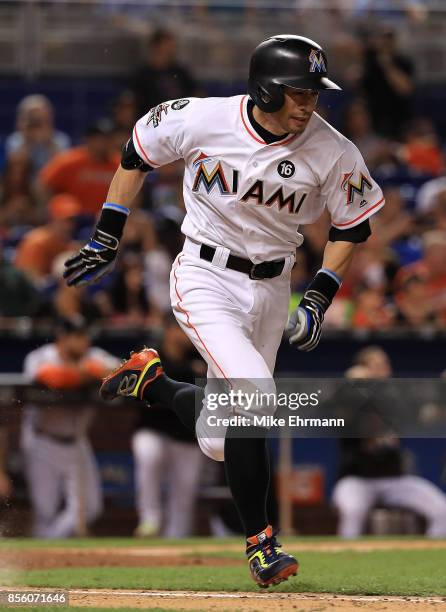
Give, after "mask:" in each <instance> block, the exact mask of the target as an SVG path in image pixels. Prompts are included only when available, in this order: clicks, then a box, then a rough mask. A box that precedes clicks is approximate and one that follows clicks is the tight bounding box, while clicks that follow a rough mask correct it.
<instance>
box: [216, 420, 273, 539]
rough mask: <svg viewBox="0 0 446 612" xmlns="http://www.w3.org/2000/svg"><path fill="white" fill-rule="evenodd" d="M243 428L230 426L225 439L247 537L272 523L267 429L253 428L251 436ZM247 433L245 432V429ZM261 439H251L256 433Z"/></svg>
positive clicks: (229, 477)
mask: <svg viewBox="0 0 446 612" xmlns="http://www.w3.org/2000/svg"><path fill="white" fill-rule="evenodd" d="M243 430H244V428H243V427H235V426H234V427H229V428H228V430H227V432H226V438H225V470H226V478H227V481H228V484H229V488H230V489H231V493H232V497H233V498H234V502H235V505H236V506H237V510H238V512H239V515H240V518H241V521H242V524H243V527H244V529H245V534H246V537H247V538H248V537H250V536H253V535H257V534H258V533H260V532H261V531H263V529H265V527H266V526H267V525H268V524H269V522H268V517H267V513H266V498H267V494H268V487H269V476H270V474H269V471H270V470H269V456H268V449H267V446H266V433H267V430H266V429H264V428H262V427H255V428H254V427H250V428H249V434H250V437H249V438H248V437H240V435H243ZM245 431H246V429H245ZM254 431H255V433H256V434H257V436H258V437H256V438H253V437H251V436H252V435H253V433H254ZM245 435H246V434H245Z"/></svg>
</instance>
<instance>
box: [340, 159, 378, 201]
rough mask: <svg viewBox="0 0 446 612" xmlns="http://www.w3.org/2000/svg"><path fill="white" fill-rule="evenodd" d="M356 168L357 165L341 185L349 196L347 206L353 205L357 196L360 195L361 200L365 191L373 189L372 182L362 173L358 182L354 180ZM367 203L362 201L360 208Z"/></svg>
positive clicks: (345, 176) (344, 177)
mask: <svg viewBox="0 0 446 612" xmlns="http://www.w3.org/2000/svg"><path fill="white" fill-rule="evenodd" d="M355 168H356V165H355V167H354V168H353V170H352V171H351V172H347V173H346V174H344V176H343V179H342V183H341V189H342V191H345V192H346V194H347V202H346V205H347V206H349V205H350V204H353V200H354V198H355V194H358V195H359V196H361V198H363V197H364V191H365V189H366V188H367V189H372V188H373V185H372V183H371V181H370V180H369V179H368V178H367V177H366V176H365V175H364V174H363V173H362V172H360V173H359V178H358V180H357V181H355V180H354V178H353V175H354V173H355ZM366 203H367V202H366V200H361V203H360V205H359V206H360V207H361V206H365V204H366Z"/></svg>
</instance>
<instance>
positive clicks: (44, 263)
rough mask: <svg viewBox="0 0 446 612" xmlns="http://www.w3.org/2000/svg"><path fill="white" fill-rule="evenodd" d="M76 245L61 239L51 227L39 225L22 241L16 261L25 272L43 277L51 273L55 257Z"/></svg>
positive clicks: (18, 266)
mask: <svg viewBox="0 0 446 612" xmlns="http://www.w3.org/2000/svg"><path fill="white" fill-rule="evenodd" d="M75 247H76V244H75V243H73V242H71V241H69V242H68V241H66V240H63V239H61V238H60V237H58V236H57V235H55V233H54V232H53V231H51V229H50V228H49V227H47V226H43V227H37V228H35V229H33V230H31V231H30V232H28V234H27V235H26V236H25V237H24V238H23V240H22V241H21V242H20V244H19V246H18V248H17V252H16V257H15V262H14V263H15V265H16V266H17V268H20V269H21V270H23V271H24V272H27V273H28V274H31V275H32V276H36V277H38V278H41V277H44V276H46V275H47V274H50V273H51V269H52V266H53V262H54V259H55V258H56V257H57V256H58V255H60V253H63V252H65V251H69V250H71V249H74V248H75Z"/></svg>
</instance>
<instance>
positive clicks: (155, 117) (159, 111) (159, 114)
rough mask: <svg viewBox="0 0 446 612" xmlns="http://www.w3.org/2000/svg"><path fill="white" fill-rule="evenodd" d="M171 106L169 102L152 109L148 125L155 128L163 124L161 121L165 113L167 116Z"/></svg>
mask: <svg viewBox="0 0 446 612" xmlns="http://www.w3.org/2000/svg"><path fill="white" fill-rule="evenodd" d="M169 106H170V105H169V104H168V103H167V102H163V103H162V104H158V106H154V107H153V108H151V109H150V111H149V116H148V118H147V125H149V123H152V124H153V127H154V128H156V127H158V126H159V124H160V123H161V119H162V118H163V113H164V115H167V110H168V108H169Z"/></svg>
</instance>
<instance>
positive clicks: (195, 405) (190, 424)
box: [143, 374, 204, 432]
mask: <svg viewBox="0 0 446 612" xmlns="http://www.w3.org/2000/svg"><path fill="white" fill-rule="evenodd" d="M203 397H204V390H203V389H202V388H201V387H198V386H197V385H191V384H189V383H184V382H178V381H176V380H173V379H172V378H169V377H168V376H166V375H165V374H161V376H158V378H156V379H155V380H154V381H153V382H151V383H150V385H147V387H146V388H145V390H144V393H143V398H144V399H145V400H146V401H147V402H148V403H149V404H150V403H152V404H154V403H155V402H156V403H161V404H164V405H165V406H166V408H170V409H171V410H173V411H174V412H175V414H176V415H177V416H178V418H179V419H180V421H181V422H182V423H183V425H185V426H186V427H187V428H188V429H190V430H192V431H193V432H195V422H196V420H197V418H198V415H199V414H200V409H201V407H202V405H203Z"/></svg>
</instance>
